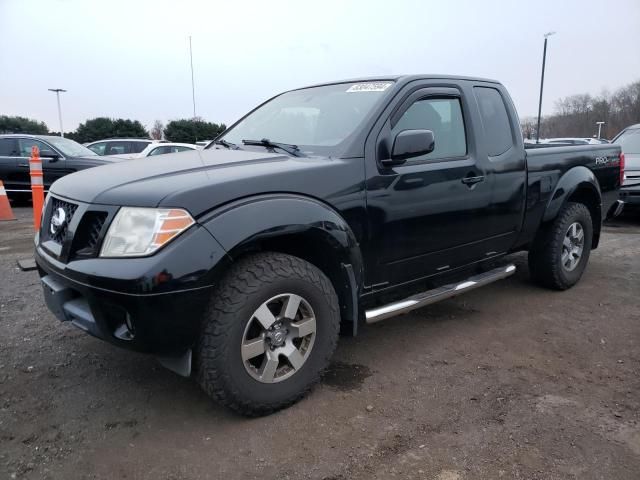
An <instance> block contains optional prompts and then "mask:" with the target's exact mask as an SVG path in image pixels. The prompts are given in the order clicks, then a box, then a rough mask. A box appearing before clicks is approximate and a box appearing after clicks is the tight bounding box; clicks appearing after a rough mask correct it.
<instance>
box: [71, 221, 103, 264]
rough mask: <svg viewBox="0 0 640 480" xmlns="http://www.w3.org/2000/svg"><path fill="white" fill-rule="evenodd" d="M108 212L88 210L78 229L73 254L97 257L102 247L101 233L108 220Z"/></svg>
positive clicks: (74, 239) (72, 247) (72, 249)
mask: <svg viewBox="0 0 640 480" xmlns="http://www.w3.org/2000/svg"><path fill="white" fill-rule="evenodd" d="M107 215H108V214H107V212H98V211H88V212H86V213H85V214H84V215H83V217H82V219H81V220H80V223H79V224H78V228H77V229H76V233H75V236H74V238H73V243H72V246H71V254H72V255H73V256H76V257H95V256H96V255H97V254H98V249H99V248H100V245H99V242H100V234H101V233H102V228H103V227H104V223H105V221H106V220H107Z"/></svg>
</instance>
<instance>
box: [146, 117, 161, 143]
mask: <svg viewBox="0 0 640 480" xmlns="http://www.w3.org/2000/svg"><path fill="white" fill-rule="evenodd" d="M163 131H164V124H163V123H162V122H161V121H160V120H156V121H155V122H153V128H152V129H151V131H150V132H149V133H150V134H151V138H153V139H154V140H162V132H163Z"/></svg>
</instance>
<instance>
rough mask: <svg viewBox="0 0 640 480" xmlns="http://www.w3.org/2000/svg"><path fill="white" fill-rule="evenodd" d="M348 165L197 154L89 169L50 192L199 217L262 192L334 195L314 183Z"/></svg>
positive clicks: (238, 153) (236, 153)
mask: <svg viewBox="0 0 640 480" xmlns="http://www.w3.org/2000/svg"><path fill="white" fill-rule="evenodd" d="M345 162H346V160H339V159H338V160H335V159H334V160H332V159H328V158H318V157H300V158H298V157H289V156H287V155H279V154H274V153H268V152H256V151H249V150H227V149H224V150H222V149H208V150H194V151H192V152H180V153H177V154H166V155H157V156H155V157H146V158H140V159H135V160H128V161H123V162H116V163H113V164H110V165H104V166H101V167H97V168H91V169H88V170H83V171H80V172H77V173H74V174H71V175H67V176H65V177H63V178H61V179H60V180H58V181H56V182H55V183H54V184H53V185H52V186H51V189H50V191H51V193H52V194H54V195H56V196H61V197H65V198H67V199H70V200H77V201H80V202H86V203H93V204H102V205H118V206H134V207H179V208H185V209H187V210H188V211H189V212H190V213H191V214H192V215H193V216H195V217H197V216H198V215H200V214H201V213H204V212H206V211H208V210H211V209H212V208H214V207H216V206H218V205H221V204H223V203H226V202H229V201H232V200H234V199H237V198H242V197H246V196H249V195H255V194H260V193H271V192H289V193H295V192H310V191H311V192H313V191H314V190H316V191H317V190H322V194H329V195H330V194H331V192H328V191H324V189H322V188H311V187H310V184H313V183H314V182H317V181H319V180H320V178H321V177H325V176H328V177H326V178H327V179H328V178H329V177H330V176H333V175H334V174H336V173H337V171H335V168H336V167H338V166H339V165H344V164H345ZM328 170H332V171H334V172H333V173H330V172H329V171H328ZM319 172H322V174H321V175H320V177H319V176H318V173H319ZM316 187H317V185H316ZM318 193H320V192H318Z"/></svg>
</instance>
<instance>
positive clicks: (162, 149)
mask: <svg viewBox="0 0 640 480" xmlns="http://www.w3.org/2000/svg"><path fill="white" fill-rule="evenodd" d="M165 153H171V147H157V148H154V149H153V150H151V151H150V152H149V155H147V156H148V157H153V156H155V155H164V154H165Z"/></svg>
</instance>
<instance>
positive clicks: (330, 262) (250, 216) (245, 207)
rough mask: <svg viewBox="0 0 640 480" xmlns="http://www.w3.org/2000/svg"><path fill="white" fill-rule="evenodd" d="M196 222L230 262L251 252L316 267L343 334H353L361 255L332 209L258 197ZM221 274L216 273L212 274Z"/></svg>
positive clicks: (299, 199)
mask: <svg viewBox="0 0 640 480" xmlns="http://www.w3.org/2000/svg"><path fill="white" fill-rule="evenodd" d="M199 223H201V224H202V225H203V226H204V227H205V228H207V230H208V231H209V232H210V233H211V235H213V236H214V238H215V239H216V240H217V241H218V242H219V243H220V244H221V245H222V247H223V248H224V250H225V251H226V252H227V254H228V256H229V257H230V259H231V261H232V262H233V261H235V260H237V259H239V258H242V257H243V256H245V255H248V254H251V253H255V252H260V251H272V252H279V253H285V254H289V255H293V256H296V257H298V258H301V259H303V260H305V261H307V262H309V263H311V264H313V265H315V266H316V267H317V268H319V269H320V270H321V271H322V272H323V273H324V274H325V275H326V276H327V277H328V278H329V280H330V281H331V283H332V285H333V287H334V289H335V291H336V293H337V295H338V300H339V302H340V313H341V319H342V325H341V330H342V331H343V332H344V333H350V334H355V333H356V332H357V325H358V318H359V311H358V298H359V292H360V291H361V287H362V279H363V264H362V256H361V253H360V248H359V245H358V242H357V240H356V237H355V235H354V233H353V231H352V230H351V228H350V227H349V225H348V224H347V222H346V221H345V220H344V218H342V216H341V215H340V214H339V213H338V212H337V211H335V210H334V209H333V208H332V207H331V206H329V205H327V204H325V203H323V202H321V201H319V200H317V199H314V198H311V197H306V196H301V195H293V194H274V195H260V196H256V197H250V198H245V199H243V200H240V201H236V202H233V203H232V204H229V205H226V206H225V207H222V208H220V209H218V210H216V211H213V212H211V213H210V214H208V215H207V216H206V218H203V219H200V220H199ZM225 271H226V268H223V269H220V270H219V271H218V272H216V275H217V276H218V277H219V276H221V275H223V274H224V273H225Z"/></svg>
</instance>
